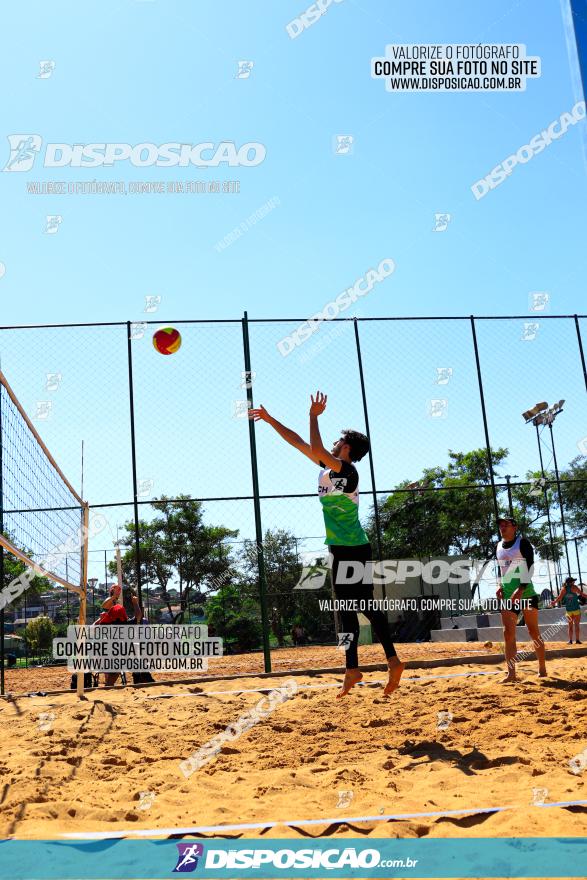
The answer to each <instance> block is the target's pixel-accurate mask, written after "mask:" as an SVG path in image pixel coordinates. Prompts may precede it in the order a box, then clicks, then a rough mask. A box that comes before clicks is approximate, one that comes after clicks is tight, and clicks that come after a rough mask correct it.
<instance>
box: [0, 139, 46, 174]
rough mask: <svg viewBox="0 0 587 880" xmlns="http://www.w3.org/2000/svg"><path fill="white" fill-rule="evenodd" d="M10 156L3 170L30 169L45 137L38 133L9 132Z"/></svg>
mask: <svg viewBox="0 0 587 880" xmlns="http://www.w3.org/2000/svg"><path fill="white" fill-rule="evenodd" d="M8 143H9V145H10V156H9V158H8V162H7V163H6V165H5V166H4V168H3V169H2V170H3V171H30V170H31V168H32V167H33V164H34V162H35V159H36V157H37V153H38V152H39V150H40V149H41V144H42V143H43V139H42V137H41V136H40V135H38V134H9V135H8Z"/></svg>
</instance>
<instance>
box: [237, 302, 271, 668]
mask: <svg viewBox="0 0 587 880" xmlns="http://www.w3.org/2000/svg"><path fill="white" fill-rule="evenodd" d="M242 325H243V350H244V357H245V376H246V379H247V381H246V382H245V385H246V386H247V404H248V408H249V409H252V407H253V388H252V382H251V381H250V380H251V375H252V373H251V349H250V345H249V319H248V315H247V313H246V312H244V317H243V319H242ZM248 422H249V447H250V450H251V471H252V476H253V506H254V510H255V537H256V540H257V567H258V571H259V599H260V602H261V626H262V627H263V658H264V661H265V672H271V648H270V646H269V616H268V614H267V577H266V574H265V557H264V555H263V528H262V525H261V501H260V498H259V471H258V468H257V444H256V441H255V423H254V421H253V419H248Z"/></svg>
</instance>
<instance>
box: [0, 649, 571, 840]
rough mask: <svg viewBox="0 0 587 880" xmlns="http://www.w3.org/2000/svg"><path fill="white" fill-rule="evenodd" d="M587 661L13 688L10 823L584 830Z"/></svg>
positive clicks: (296, 831) (123, 827)
mask: <svg viewBox="0 0 587 880" xmlns="http://www.w3.org/2000/svg"><path fill="white" fill-rule="evenodd" d="M586 672H587V659H586V658H581V657H574V658H564V659H559V660H552V661H551V662H550V664H549V673H550V674H549V677H548V678H546V679H539V678H538V676H537V674H536V669H535V663H534V662H530V661H528V662H523V663H521V664H520V670H519V674H520V681H519V683H517V684H514V685H507V686H503V685H501V684H500V678H501V677H502V675H501V673H503V666H500V667H497V666H495V665H490V664H487V665H478V664H472V663H467V662H466V658H464V662H463V664H462V665H460V666H458V667H455V666H446V667H444V666H439V667H437V668H434V669H408V670H407V671H406V678H405V681H404V682H403V684H402V686H401V688H400V689H399V691H397V692H396V694H394V695H393V696H392V697H390V698H385V697H384V696H383V694H382V689H383V681H384V676H383V674H382V673H381V672H376V671H373V672H367V673H366V674H365V680H364V681H365V683H364V685H360V686H357V687H356V688H355V689H354V691H353V692H352V694H351V695H350V696H349V697H348V698H346V699H344V700H336V698H335V695H336V687H337V685H338V682H339V679H340V676H336V675H333V674H332V673H326V672H325V673H322V674H318V675H307V676H305V675H299V676H298V675H296V676H288V674H287V672H284V674H283V676H282V677H281V676H280V677H277V678H271V679H266V678H263V677H260V676H259V677H255V676H247V677H246V678H241V679H232V680H225V681H222V680H220V681H214V682H205V681H199V682H198V683H197V684H196V683H194V684H183V683H178V684H171V685H170V684H169V683H167V684H162V685H158V686H157V687H150V688H144V689H138V688H137V689H133V688H126V689H112V690H108V691H104V690H99V691H92V692H90V693H89V694H88V695H87V699H86V700H82V701H78V700H77V699H76V697H75V695H74V694H48V695H47V696H46V697H38V696H34V697H24V696H18V697H15V698H14V699H13V700H12V701H10V702H7V701H2V702H0V731H1V732H0V746H1V748H0V755H1V757H0V770H1V776H0V780H1V781H0V832H1V834H2V836H4V837H16V838H45V839H57V838H63V837H65V836H69V835H76V836H77V835H83V836H86V835H87V836H94V835H97V836H104V835H108V836H110V835H114V836H117V837H118V836H137V835H139V836H141V835H144V836H154V835H156V834H161V835H164V836H169V835H170V834H171V833H176V834H180V835H188V834H190V833H193V834H194V835H197V836H210V837H213V836H214V837H225V836H226V837H231V838H232V837H234V838H239V839H240V838H248V837H262V836H264V835H265V834H268V835H269V836H271V837H323V836H330V835H332V836H348V837H357V836H358V837H361V838H363V837H369V836H373V837H387V836H398V837H425V836H430V837H455V836H463V837H466V836H470V837H479V836H483V837H492V836H496V837H499V836H504V837H506V836H507V837H511V836H521V837H529V836H530V837H531V836H556V835H564V836H573V835H577V836H584V835H585V832H586V830H587V786H586V784H585V783H586V780H587V761H583V759H581V755H582V753H583V751H584V750H585V749H586V748H587V727H586V724H585V720H586V715H587V713H586V708H587V702H586V701H587V676H586ZM496 673H498V674H496ZM291 681H294V682H295V692H293V693H292V694H291V695H290V696H288V698H287V699H284V700H283V701H280V700H279V699H275V698H273V702H272V697H271V694H270V693H268V692H270V691H273V692H274V694H275V693H277V694H278V693H280V691H281V689H283V688H284V687H285V686H287V682H291ZM257 708H258V709H259V711H258V712H257V714H255V712H256V710H257ZM439 713H440V714H439ZM243 719H248V721H246V723H245V722H244V721H243ZM251 721H252V722H253V723H251ZM227 729H228V731H229V733H230V736H227V735H226V731H227ZM210 743H212V746H210ZM214 748H216V751H215V753H212V752H213V751H214ZM194 755H197V756H199V760H200V763H199V764H198V766H197V769H193V764H192V765H191V766H192V771H191V772H190V773H189V774H188V776H186V774H185V773H184V772H182V769H181V766H182V762H184V764H183V766H184V767H185V762H186V760H187V759H189V758H190V756H194ZM203 755H204V756H205V758H206V760H205V761H203V762H202V760H201V759H202V756H203ZM573 761H574V763H573ZM583 765H585V769H583ZM581 802H583V803H581ZM556 804H559V806H556ZM204 829H206V830H204Z"/></svg>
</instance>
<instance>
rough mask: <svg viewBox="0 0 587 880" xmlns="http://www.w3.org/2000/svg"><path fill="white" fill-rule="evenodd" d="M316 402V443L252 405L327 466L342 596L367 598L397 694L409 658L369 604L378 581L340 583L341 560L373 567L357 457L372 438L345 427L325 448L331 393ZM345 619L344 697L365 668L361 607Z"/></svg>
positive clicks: (324, 485) (329, 521)
mask: <svg viewBox="0 0 587 880" xmlns="http://www.w3.org/2000/svg"><path fill="white" fill-rule="evenodd" d="M310 399H311V406H310V443H306V442H305V441H304V440H302V438H301V437H300V436H299V434H296V433H295V432H294V431H291V430H290V429H289V428H286V427H285V425H282V424H281V423H280V422H278V421H277V419H274V418H273V416H270V415H269V413H268V412H267V410H266V409H264V407H262V406H261V407H259V408H258V409H252V410H250V417H251V418H254V420H255V421H264V422H267V423H268V424H270V425H271V426H272V427H273V428H274V429H275V430H276V431H277V433H278V434H279V435H280V437H283V439H284V440H285V441H286V442H287V443H289V444H290V445H291V446H294V447H295V448H296V449H298V450H299V451H300V452H302V453H303V454H304V455H306V456H307V457H308V458H309V459H311V460H312V461H313V462H314V463H315V464H318V465H319V466H320V468H321V470H320V473H319V475H318V497H319V499H320V502H321V504H322V512H323V514H324V523H325V527H326V540H325V542H324V543H325V544H327V545H328V549H329V551H330V554H331V557H332V581H333V584H334V592H335V595H336V598H337V599H343V600H350V601H349V604H350V602H351V601H353V600H354V601H357V602H361V600H365V604H364V605H363V606H362V607H363V608H366V610H364V611H362V613H364V614H365V617H367V618H368V620H369V621H370V623H371V625H372V627H373V629H374V630H375V633H376V635H377V637H378V638H379V641H380V642H381V645H382V647H383V650H384V651H385V656H386V658H387V665H388V667H389V680H388V682H387V684H386V686H385V690H384V693H385V694H391V693H392V692H393V691H394V690H396V688H397V687H398V685H399V681H400V678H401V675H402V672H403V671H404V664H403V663H401V661H400V660H399V658H398V656H397V653H396V650H395V647H394V644H393V642H392V640H391V633H390V630H389V623H388V621H387V617H386V615H385V614H384V613H383V611H381V610H373V608H372V607H369V606H368V603H369V601H373V585H372V583H371V584H367V583H362V582H359V583H354V584H345V583H339V577H338V573H339V564H340V563H341V562H343V561H344V562H359V563H362V564H363V568H362V571H363V572H365V571H366V570H369V569H370V566H368V565H367V563H368V562H370V561H371V545H370V544H369V539H368V537H367V535H366V534H365V532H364V531H363V529H362V527H361V523H360V522H359V475H358V473H357V469H356V467H355V466H354V463H353V462H355V461H360V460H361V459H362V458H363V456H364V455H366V454H367V452H368V451H369V440H368V439H367V437H365V435H364V434H360V433H359V432H358V431H351V430H346V431H343V432H342V435H341V437H340V439H338V440H337V441H336V442H335V443H334V445H333V447H332V450H331V451H330V452H328V450H327V449H326V448H325V446H324V444H323V443H322V439H321V437H320V431H319V428H318V417H319V416H320V415H321V414H322V413H323V412H324V410H325V409H326V402H327V399H328V398H327V397H326V396H325V395H324V394H322V393H321V392H320V391H317V392H316V399H315V400H314V397H313V396H311V398H310ZM340 616H341V624H342V628H343V631H344V632H345V633H346V634H350V636H351V638H350V642H349V643H348V644H349V647H348V650H347V651H346V674H345V677H344V682H343V685H342V688H341V690H340V692H339V694H338V696H339V697H343V696H345V695H346V694H348V692H349V691H350V689H351V688H352V687H353V685H355V684H357V682H359V681H360V680H361V679H362V677H363V674H362V672H361V670H360V669H359V661H358V651H357V643H358V639H359V633H360V627H359V618H358V616H357V612H356V611H353V610H345V611H342V612H341V615H340Z"/></svg>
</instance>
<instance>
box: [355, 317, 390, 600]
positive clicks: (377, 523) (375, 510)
mask: <svg viewBox="0 0 587 880" xmlns="http://www.w3.org/2000/svg"><path fill="white" fill-rule="evenodd" d="M353 323H354V325H355V342H356V345H357V361H358V363H359V379H360V382H361V396H362V398H363V414H364V416H365V428H366V430H367V437H368V438H369V469H370V471H371V489H372V492H373V513H374V515H375V529H376V533H377V558H378V560H379V561H381V560H382V558H383V557H382V551H381V523H380V520H379V504H378V501H377V490H376V487H375V468H374V466H373V447H372V446H371V431H370V429H369V412H368V410H367V395H366V393H365V376H364V374H363V359H362V357H361V342H360V340H359V325H358V323H357V319H356V318H353ZM383 592H384V594H385V586H384V588H383Z"/></svg>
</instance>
